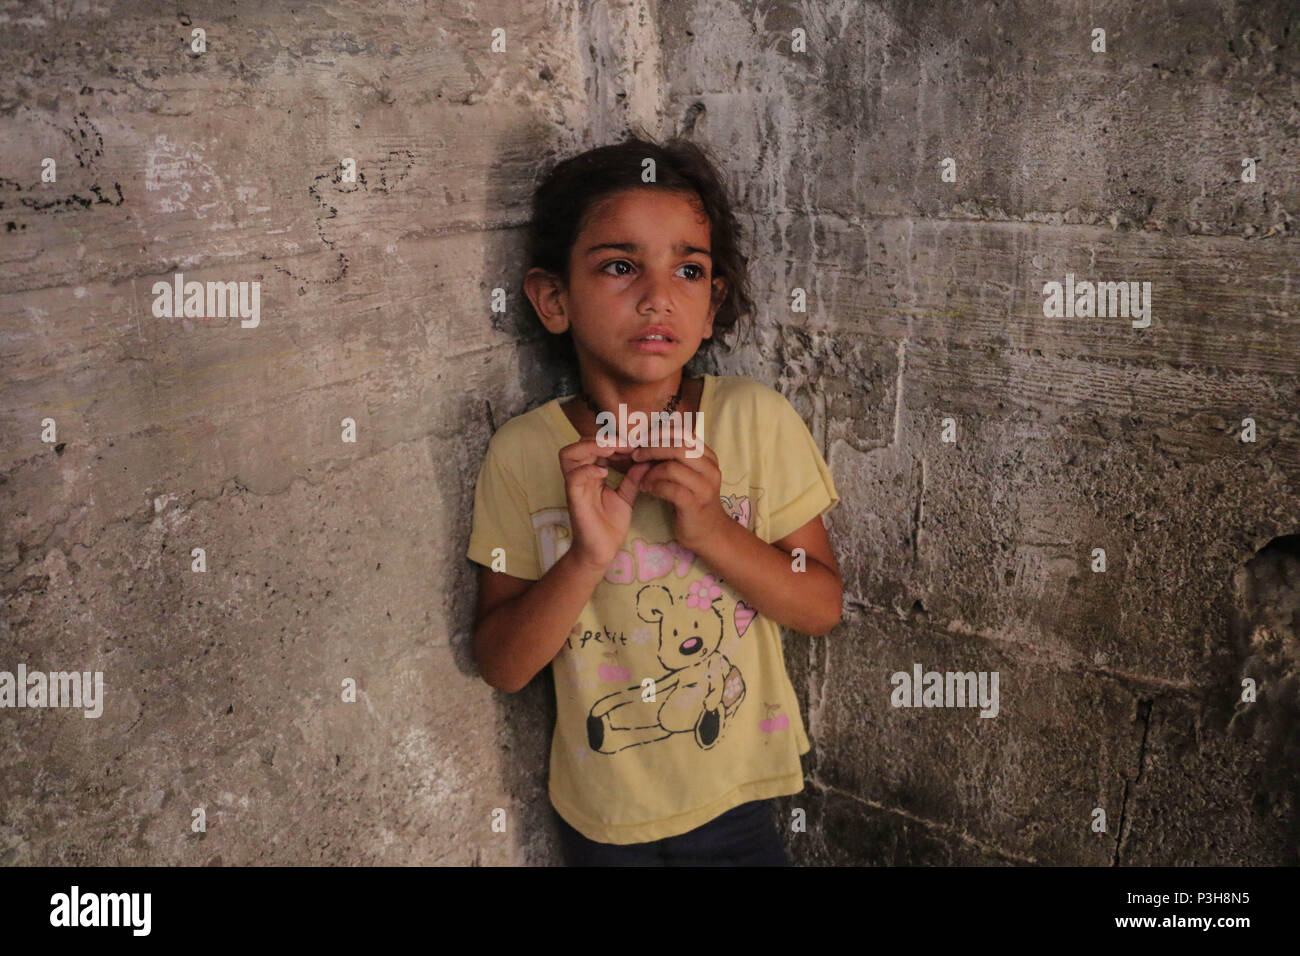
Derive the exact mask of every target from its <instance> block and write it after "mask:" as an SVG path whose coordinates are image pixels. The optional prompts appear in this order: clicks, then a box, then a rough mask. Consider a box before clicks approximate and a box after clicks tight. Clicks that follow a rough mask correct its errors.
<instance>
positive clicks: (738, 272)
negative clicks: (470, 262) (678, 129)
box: [523, 130, 754, 363]
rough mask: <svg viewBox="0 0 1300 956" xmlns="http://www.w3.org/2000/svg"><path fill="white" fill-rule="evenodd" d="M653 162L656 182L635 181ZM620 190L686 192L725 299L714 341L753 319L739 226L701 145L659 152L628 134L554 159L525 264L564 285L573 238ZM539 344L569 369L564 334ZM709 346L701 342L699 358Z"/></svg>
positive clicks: (681, 144)
mask: <svg viewBox="0 0 1300 956" xmlns="http://www.w3.org/2000/svg"><path fill="white" fill-rule="evenodd" d="M646 158H650V159H653V160H654V163H655V182H653V183H646V182H642V180H641V172H642V162H643V161H644V160H645V159H646ZM626 189H662V190H666V191H669V192H687V193H693V194H694V197H695V198H696V199H697V200H698V202H699V205H700V206H701V207H702V210H703V212H704V213H705V215H707V216H708V217H709V225H710V253H711V258H712V261H713V269H712V272H713V274H712V277H711V278H720V279H725V280H726V283H727V292H726V297H725V298H724V299H723V300H722V302H721V304H720V305H719V306H718V311H717V312H716V313H715V314H714V317H713V333H714V336H716V335H717V334H718V332H720V331H723V330H725V329H729V328H731V327H732V326H733V325H734V324H735V323H736V321H737V320H738V319H739V318H740V317H741V316H744V315H749V314H751V313H752V311H753V308H754V304H753V301H752V300H751V299H750V294H749V279H748V273H747V264H748V261H749V260H748V259H747V258H746V257H745V256H744V255H742V254H741V251H740V239H741V235H740V226H739V225H738V224H737V222H736V217H735V214H734V213H733V212H732V209H731V201H730V199H729V198H728V194H727V188H726V185H725V183H724V181H723V179H722V176H721V175H720V174H719V172H718V170H717V167H716V166H715V163H714V160H713V159H712V158H711V156H710V155H709V153H707V152H706V151H705V149H704V148H703V147H701V146H698V145H697V144H695V143H692V142H690V141H689V140H685V139H681V138H673V139H670V140H668V141H667V142H665V143H663V144H662V145H660V144H659V143H656V142H655V141H654V140H653V139H651V138H650V137H649V136H647V135H646V134H645V133H644V131H641V130H637V131H635V132H632V133H629V134H628V137H627V138H626V139H625V140H624V141H623V142H621V143H616V144H613V145H609V146H598V147H596V148H594V149H589V150H587V151H586V152H584V153H580V154H578V155H576V156H571V157H569V158H568V159H564V160H561V161H560V162H559V163H558V164H557V165H556V166H555V167H554V168H552V169H551V170H550V172H549V173H547V174H546V176H545V178H544V179H543V180H542V182H541V184H540V185H539V186H538V187H537V189H536V190H535V192H534V193H533V214H532V221H531V222H530V223H529V230H528V248H527V260H528V261H527V265H526V268H525V272H526V271H527V270H528V269H531V268H540V269H545V270H546V271H547V272H550V273H552V274H554V275H557V276H559V277H561V278H562V279H563V280H564V281H565V282H566V283H567V282H568V280H569V257H570V254H571V251H572V249H573V244H574V243H575V242H576V241H577V238H578V233H579V232H581V231H582V227H583V225H584V224H585V221H586V218H587V215H588V213H589V212H590V210H591V207H592V206H594V205H595V204H596V203H597V202H598V201H599V200H601V199H603V198H605V197H606V196H609V195H611V194H613V193H617V192H622V191H623V190H626ZM523 298H524V301H526V302H528V306H529V312H530V313H531V314H532V316H533V318H534V319H535V320H536V321H537V323H538V325H539V326H540V325H541V319H540V317H538V316H537V313H536V310H534V309H533V308H532V303H531V301H529V300H528V298H527V296H523ZM546 339H548V340H555V339H559V340H562V341H561V342H558V343H557V342H550V343H548V346H549V347H550V349H551V351H552V353H553V355H554V356H556V357H562V358H564V359H567V360H568V361H569V362H570V363H572V362H573V356H574V352H573V341H572V338H571V335H570V333H568V332H566V333H565V334H564V335H562V336H552V335H551V334H550V333H549V332H548V333H547V334H546ZM712 341H713V339H705V340H704V341H703V342H701V343H700V349H701V351H704V350H705V349H706V347H707V346H708V345H709V344H710V343H711V342H712Z"/></svg>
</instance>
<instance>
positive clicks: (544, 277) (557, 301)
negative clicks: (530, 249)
mask: <svg viewBox="0 0 1300 956" xmlns="http://www.w3.org/2000/svg"><path fill="white" fill-rule="evenodd" d="M524 294H525V295H527V296H528V301H529V302H531V303H532V304H533V309H535V310H536V312H537V316H538V318H540V319H541V320H542V325H544V326H546V330H547V331H548V332H554V333H555V334H557V335H558V334H559V333H561V332H563V331H564V330H565V329H567V328H568V327H569V317H568V315H567V314H566V313H565V310H564V298H565V289H564V283H563V282H562V281H561V280H560V278H559V276H557V275H555V274H553V273H550V272H547V271H546V270H545V269H537V268H533V269H529V270H528V274H527V275H526V276H524Z"/></svg>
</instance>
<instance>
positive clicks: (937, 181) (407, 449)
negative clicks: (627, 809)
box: [0, 0, 1300, 866]
mask: <svg viewBox="0 0 1300 956" xmlns="http://www.w3.org/2000/svg"><path fill="white" fill-rule="evenodd" d="M1297 26H1300V23H1298V22H1297V14H1296V8H1295V6H1294V5H1293V4H1290V3H1288V2H1286V0H1261V2H1257V3H1251V4H1239V3H1229V2H1226V0H1219V2H1215V0H1207V2H1203V3H1182V2H1174V0H1168V2H1156V3H1144V4H1139V5H1133V4H1129V3H1120V2H1117V0H1104V2H1100V3H1088V4H1084V3H1080V2H1077V0H1052V2H1047V3H1043V2H1038V0H1034V2H1030V0H1022V2H984V3H977V4H976V5H974V6H971V5H969V4H965V5H962V4H951V3H940V2H924V3H917V2H914V0H883V2H857V0H839V2H828V3H817V4H804V3H796V2H766V0H762V2H760V0H750V2H737V0H729V2H728V0H724V2H715V0H709V2H698V0H697V2H680V3H679V2H673V3H668V2H659V3H654V2H648V0H631V2H595V0H547V2H544V3H536V4H517V3H508V2H504V0H489V2H479V3H473V4H471V3H446V4H437V5H430V4H415V3H402V2H389V0H381V2H365V3H362V2H336V3H324V2H311V0H308V2H301V3H295V4H294V5H293V9H292V10H290V9H288V8H286V7H284V6H283V5H279V4H266V5H244V4H241V5H238V7H235V6H233V5H230V4H217V3H210V2H202V3H198V4H195V5H190V6H187V8H186V10H185V12H183V13H178V11H177V8H175V7H174V6H167V5H163V4H156V3H134V2H133V3H126V2H107V3H101V4H93V5H82V6H73V7H71V8H70V7H69V6H68V5H67V4H56V3H53V2H52V0H46V2H38V3H26V2H16V0H14V2H2V3H0V64H3V66H4V70H3V71H2V72H0V131H2V132H3V136H0V330H2V331H3V336H2V337H0V366H3V371H4V374H3V377H2V378H0V438H2V439H3V441H2V444H0V516H2V517H0V529H2V533H0V596H2V597H3V614H2V615H0V670H9V671H13V670H16V667H17V664H18V663H19V662H26V664H27V666H28V667H29V668H32V669H41V670H91V671H94V670H101V671H103V673H104V679H105V695H106V701H105V707H104V713H103V715H102V717H100V718H98V719H85V718H83V717H82V716H80V714H79V713H76V712H73V711H69V710H55V709H44V710H42V709H25V710H8V709H6V710H3V711H0V864H10V865H30V864H71V863H77V864H89V865H124V864H144V865H158V864H190V865H238V864H268V863H273V864H303V863H307V864H313V863H319V864H354V863H361V864H371V863H382V864H430V863H449V864H470V865H479V864H482V865H503V864H549V863H554V862H556V861H557V859H558V857H557V852H556V851H557V847H556V846H555V841H554V834H553V830H552V828H551V823H550V811H549V806H548V804H547V800H546V754H547V749H548V746H549V734H550V721H551V719H552V717H553V713H554V710H553V707H554V704H553V700H552V698H551V694H552V690H551V688H550V687H549V682H548V680H547V679H546V678H545V677H543V678H540V679H538V680H536V681H534V682H533V683H532V684H531V685H530V686H529V687H528V688H526V689H525V690H524V691H523V692H521V693H520V694H517V695H503V694H499V693H496V692H494V691H492V690H491V689H490V688H488V687H487V685H486V684H484V683H483V682H482V681H481V679H480V678H479V677H478V675H477V673H476V670H475V667H474V664H473V660H472V654H471V651H470V645H469V641H470V632H471V625H472V619H471V615H472V606H473V591H474V585H475V573H476V572H475V566H473V565H472V564H471V563H470V562H468V561H467V560H466V559H465V558H464V550H465V546H466V542H467V540H468V535H469V516H470V511H471V508H472V502H473V482H474V478H475V476H476V474H477V467H478V463H479V461H480V460H481V456H482V454H483V450H484V449H485V447H486V444H487V441H488V439H489V438H490V436H491V434H492V431H493V430H494V429H495V428H496V427H497V426H499V425H500V424H501V423H502V422H504V421H505V420H507V419H508V418H509V417H511V416H513V415H516V414H519V413H520V412H522V411H525V410H527V409H528V408H530V407H532V406H533V405H535V404H537V403H539V402H541V401H544V400H546V399H548V398H550V397H551V396H552V395H554V394H556V393H557V391H560V390H564V389H565V388H566V387H567V385H566V383H565V381H564V378H563V374H562V371H561V370H559V369H557V368H555V367H553V366H552V365H550V364H548V362H547V360H546V358H545V350H544V349H543V348H542V347H541V345H542V343H541V342H540V341H539V335H540V333H539V330H538V329H537V328H536V327H535V325H534V324H533V323H532V322H531V321H530V319H529V317H528V309H527V306H526V304H525V303H524V301H523V300H522V298H521V296H520V295H519V285H518V283H519V278H520V276H521V269H520V266H521V262H522V259H521V254H522V248H523V243H522V240H523V230H522V226H523V224H524V223H525V221H526V218H527V215H528V201H529V197H530V194H531V189H532V187H533V184H534V182H535V180H536V177H537V175H538V173H539V170H540V169H541V167H542V166H543V165H544V164H545V163H547V162H549V161H550V160H552V159H553V158H554V157H557V156H563V155H569V154H571V153H573V152H575V151H577V150H580V149H583V148H586V147H588V146H592V145H598V144H602V143H606V142H611V141H613V140H615V139H616V138H618V137H619V136H620V135H621V134H622V132H623V131H624V130H625V129H626V128H627V127H628V126H629V125H632V124H639V125H641V126H642V127H644V128H645V129H647V130H649V131H650V132H652V133H655V134H657V135H661V136H667V135H671V134H682V135H687V136H690V137H691V138H693V139H695V140H697V141H699V142H701V143H703V144H705V145H706V146H709V147H711V148H712V149H713V150H714V151H715V153H716V154H717V155H718V156H719V157H720V158H721V159H722V160H723V167H724V172H725V174H726V175H727V177H728V179H729V180H730V181H731V183H732V185H733V190H734V193H735V195H736V197H737V201H738V212H739V215H740V218H741V221H742V223H743V224H744V226H745V228H746V232H747V239H748V242H749V248H750V252H751V256H750V262H751V269H752V271H751V281H752V284H753V288H754V291H755V300H756V303H757V308H756V313H755V315H754V316H752V317H751V318H749V319H746V320H744V321H743V322H742V323H741V325H740V326H739V327H738V328H737V329H736V330H734V332H733V333H732V334H731V335H729V336H728V337H727V339H726V341H725V343H724V345H725V347H724V348H722V349H720V350H718V351H717V352H716V353H715V354H713V355H710V356H708V357H707V358H704V357H702V358H701V359H700V360H699V361H698V362H697V363H696V365H695V366H694V367H696V368H699V369H707V370H709V371H715V372H722V373H732V374H746V375H752V376H754V377H757V378H759V379H760V380H762V381H765V382H768V383H770V384H773V385H775V386H777V387H778V388H780V390H781V391H782V392H783V393H784V394H786V395H787V396H789V398H790V400H791V401H792V402H793V403H794V404H795V406H796V407H797V408H798V409H799V410H800V411H801V413H803V414H804V416H805V418H806V420H807V421H808V423H809V426H810V428H811V429H812V431H813V434H814V436H815V437H816V438H817V440H818V441H819V442H820V443H821V445H822V447H823V449H824V451H825V454H826V457H827V460H828V462H829V463H830V465H831V468H832V471H833V473H834V476H835V481H836V483H837V486H838V489H839V491H840V494H841V498H842V503H841V505H840V507H839V508H837V509H836V511H834V512H833V513H832V515H831V516H830V518H829V519H828V521H827V524H828V527H829V528H830V532H831V537H832V541H833V543H834V544H835V547H836V551H837V554H838V556H839V559H840V563H841V567H842V570H843V572H844V583H845V615H844V618H843V621H842V622H841V624H840V625H839V627H838V628H836V629H835V630H834V631H833V632H832V633H831V634H830V635H827V636H826V637H821V638H808V637H805V636H803V635H796V634H789V635H788V636H787V638H786V641H787V643H786V659H787V661H788V663H789V666H790V670H791V674H792V678H793V679H794V681H795V684H796V687H797V689H798V692H799V695H800V700H801V706H802V707H803V708H804V713H805V714H806V715H807V717H808V730H809V734H810V736H811V738H812V741H813V750H812V751H811V752H810V753H809V754H808V755H807V757H806V758H805V769H806V770H807V772H808V786H807V787H806V789H805V790H804V792H803V793H801V794H798V795H795V796H792V797H787V798H782V799H781V800H779V801H778V805H779V806H780V809H781V811H782V815H783V821H784V829H785V830H786V832H787V837H788V839H789V842H790V846H791V848H792V852H793V854H794V857H795V859H796V861H797V862H799V863H802V864H809V865H843V864H871V865H915V864H928V865H988V864H993V865H1022V864H1032V863H1040V864H1083V865H1095V866H1110V865H1145V864H1191V863H1197V864H1275V863H1292V864H1294V863H1297V862H1300V856H1298V852H1300V851H1298V847H1300V807H1298V805H1297V804H1298V802H1300V641H1298V638H1297V630H1298V629H1300V616H1297V615H1298V613H1300V612H1298V611H1297V600H1298V599H1297V594H1298V593H1300V545H1297V538H1296V537H1295V535H1296V534H1297V533H1300V423H1298V422H1297V409H1298V408H1300V371H1298V368H1297V359H1296V357H1297V355H1300V320H1298V319H1297V316H1298V315H1300V288H1298V286H1297V281H1296V280H1297V271H1296V264H1297V261H1300V257H1298V256H1297V247H1296V239H1295V233H1296V228H1297V227H1296V223H1295V222H1294V220H1293V217H1294V215H1295V212H1294V211H1295V210H1297V209H1300V151H1298V150H1297V148H1296V145H1295V144H1296V142H1297V141H1300V140H1298V137H1297V133H1300V129H1298V121H1297V117H1298V116H1300V56H1297V49H1296V45H1297V42H1300V40H1298V39H1297V38H1298V37H1300V30H1298V29H1297ZM195 27H202V28H203V29H205V30H206V33H207V37H206V40H207V50H206V51H205V52H204V53H201V54H200V53H195V52H193V51H192V50H191V49H190V39H191V30H193V29H194V28H195ZM498 27H499V28H502V29H504V30H505V31H506V34H505V35H506V50H505V52H504V53H493V52H492V51H491V42H492V30H493V29H495V28H498ZM1096 27H1101V28H1104V29H1105V30H1106V43H1107V50H1106V52H1105V53H1094V52H1092V50H1091V49H1090V42H1091V31H1092V30H1093V29H1094V28H1096ZM794 30H802V31H804V33H805V35H806V37H807V52H805V53H801V52H797V51H795V50H794V49H792V43H791V37H792V31H794ZM45 157H53V158H55V159H56V160H57V171H58V178H57V181H56V182H54V183H44V182H42V181H41V163H42V160H43V159H44V158H45ZM346 157H351V158H353V159H355V161H356V165H357V170H358V178H357V182H355V183H350V182H347V181H346V180H345V178H344V176H343V175H342V171H343V160H344V158H346ZM1245 157H1251V158H1254V159H1255V160H1256V162H1257V180H1256V182H1254V183H1244V182H1242V180H1241V171H1242V167H1241V160H1242V159H1243V158H1245ZM945 158H951V159H953V160H955V163H956V181H955V182H943V181H942V180H941V178H940V172H941V165H940V164H941V161H942V160H943V159H945ZM176 272H183V273H184V275H185V277H186V279H194V280H199V281H209V280H215V281H223V282H226V281H252V280H256V281H259V282H261V323H260V325H259V327H257V328H256V329H245V328H241V326H240V322H239V320H238V319H237V318H234V319H199V318H175V319H167V318H156V317H155V316H154V315H153V314H152V311H151V306H152V303H153V298H154V296H153V293H152V287H153V283H154V282H156V281H159V280H170V279H171V277H172V275H173V274H174V273H176ZM1066 273H1074V274H1075V276H1076V277H1077V278H1078V279H1093V280H1111V281H1121V280H1123V281H1149V282H1151V284H1152V302H1153V307H1152V318H1151V326H1150V327H1149V328H1146V329H1135V328H1133V327H1132V326H1131V325H1130V323H1129V321H1128V319H1126V318H1073V319H1069V318H1048V317H1046V316H1045V315H1044V313H1043V294H1042V288H1043V284H1044V283H1045V282H1048V281H1062V280H1063V279H1064V276H1065V274H1066ZM497 288H504V289H506V290H507V291H508V293H509V310H508V312H507V313H505V314H498V313H493V312H492V311H491V308H490V299H491V294H492V290H494V289H497ZM795 288H801V289H804V290H805V292H806V293H807V302H808V309H807V311H806V312H793V311H792V310H791V305H790V304H791V294H792V290H794V289H795ZM1247 417H1249V418H1252V419H1254V420H1255V422H1256V423H1257V428H1258V441H1256V442H1255V443H1253V444H1247V443H1242V442H1241V441H1240V440H1239V438H1238V436H1239V434H1240V431H1241V427H1242V424H1241V423H1242V420H1243V419H1244V418H1247ZM47 418H51V419H54V421H55V423H56V425H57V444H51V443H46V442H42V440H41V432H42V429H43V425H42V422H43V420H45V419H47ZM347 418H350V419H353V420H354V421H355V423H356V428H357V441H356V442H355V443H345V442H343V441H341V439H340V435H341V431H342V425H341V423H342V421H343V420H344V419H347ZM947 421H950V423H951V425H950V427H951V428H952V429H955V437H956V441H955V442H946V441H944V440H943V432H944V429H945V427H946V424H947ZM1288 536H1290V537H1288ZM196 547H201V548H203V549H204V550H205V554H206V562H207V570H206V571H205V572H204V573H202V574H199V573H196V572H194V571H192V570H191V560H192V558H191V549H193V548H196ZM1095 548H1103V549H1105V552H1106V558H1107V566H1106V570H1105V572H1104V573H1096V572H1094V571H1093V569H1092V565H1093V549H1095ZM914 662H919V663H921V664H922V665H923V666H924V668H925V669H926V670H938V671H997V672H998V673H999V675H1000V710H999V714H998V716H997V717H995V718H989V719H985V718H981V717H979V716H978V713H977V711H976V710H973V709H969V708H967V709H959V708H954V709H947V708H918V709H901V708H894V707H892V706H891V701H890V697H891V692H892V690H893V687H892V684H891V675H892V674H894V673H896V672H899V671H904V672H909V673H910V671H911V669H912V665H913V663H914ZM348 679H351V680H353V681H355V683H356V687H357V695H356V701H355V702H347V701H344V700H343V699H342V687H343V683H344V681H345V680H348ZM1246 679H1249V680H1251V681H1254V682H1255V685H1256V686H1257V692H1258V699H1257V700H1256V701H1255V702H1253V703H1248V702H1242V701H1241V695H1242V682H1243V680H1246ZM197 808H202V809H203V810H204V812H205V814H206V824H207V828H206V832H195V831H194V830H193V828H192V820H193V813H194V811H195V810H196V809H197ZM498 808H500V809H502V810H504V811H505V817H504V818H505V820H506V824H507V825H506V828H505V832H498V831H497V830H494V829H493V827H492V819H493V813H494V811H495V810H497V809H498ZM1097 810H1101V811H1103V812H1104V816H1105V829H1104V830H1099V829H1097V828H1096V825H1095V821H1096V811H1097ZM797 818H802V820H803V822H804V824H806V826H804V827H803V828H802V829H796V828H794V827H792V826H791V823H792V821H794V820H795V819H797Z"/></svg>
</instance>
